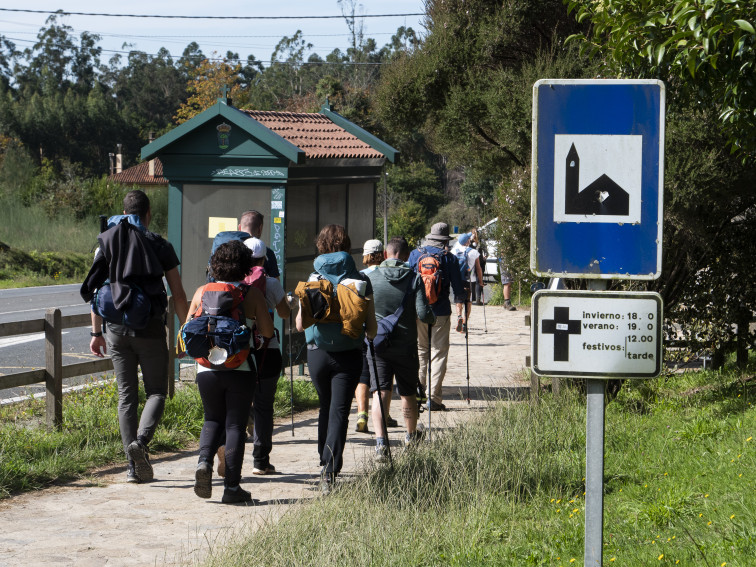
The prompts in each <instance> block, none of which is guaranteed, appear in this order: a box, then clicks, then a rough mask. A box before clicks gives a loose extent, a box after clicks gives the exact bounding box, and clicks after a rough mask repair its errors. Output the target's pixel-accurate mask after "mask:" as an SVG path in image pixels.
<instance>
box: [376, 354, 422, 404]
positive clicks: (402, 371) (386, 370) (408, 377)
mask: <svg viewBox="0 0 756 567" xmlns="http://www.w3.org/2000/svg"><path fill="white" fill-rule="evenodd" d="M368 356H369V355H368ZM371 362H372V361H371ZM375 366H376V370H377V372H378V379H377V382H376V378H375V377H374V376H373V368H372V366H371V368H370V391H371V392H375V391H377V390H378V387H377V386H376V384H377V385H378V386H380V387H381V391H382V392H386V391H390V390H391V383H392V382H393V379H394V377H396V389H397V390H398V391H399V395H400V396H414V395H415V392H417V374H418V372H419V370H420V360H419V359H418V356H417V349H413V350H412V351H411V352H409V353H398V354H393V353H392V354H388V355H383V356H380V355H376V357H375Z"/></svg>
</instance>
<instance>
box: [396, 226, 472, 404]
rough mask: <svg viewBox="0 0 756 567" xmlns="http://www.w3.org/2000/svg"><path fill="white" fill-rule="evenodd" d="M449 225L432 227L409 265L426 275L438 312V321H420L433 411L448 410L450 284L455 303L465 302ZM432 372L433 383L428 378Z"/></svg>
mask: <svg viewBox="0 0 756 567" xmlns="http://www.w3.org/2000/svg"><path fill="white" fill-rule="evenodd" d="M449 240H450V238H449V225H447V224H446V223H445V222H438V223H436V224H434V225H433V226H432V227H431V231H430V233H429V234H427V235H426V236H425V241H424V242H423V244H422V245H421V246H419V247H418V248H417V249H415V250H413V251H412V252H411V253H410V257H409V261H408V263H409V265H410V267H411V268H412V269H413V270H415V271H416V272H417V273H418V274H420V276H421V277H422V278H423V282H424V284H425V292H426V297H427V298H428V302H429V303H430V304H431V309H432V310H433V313H434V314H435V315H436V324H435V325H434V326H433V331H432V332H431V328H430V325H426V324H425V323H421V322H420V321H418V322H417V335H418V336H417V344H418V355H419V358H420V383H421V384H422V385H423V387H425V388H426V391H427V392H428V406H429V408H430V409H431V410H433V411H438V410H444V409H446V406H444V404H443V402H442V399H443V397H442V394H441V385H442V383H443V381H444V376H445V375H446V363H447V359H448V356H449V331H450V330H451V312H452V311H451V302H450V301H449V288H450V287H451V290H452V292H453V293H454V302H455V303H464V302H465V289H464V286H463V285H462V277H461V276H460V271H459V263H458V262H457V258H455V257H454V255H453V254H451V253H450V252H449V251H448V245H449ZM428 375H430V384H427V381H428V380H427V378H428Z"/></svg>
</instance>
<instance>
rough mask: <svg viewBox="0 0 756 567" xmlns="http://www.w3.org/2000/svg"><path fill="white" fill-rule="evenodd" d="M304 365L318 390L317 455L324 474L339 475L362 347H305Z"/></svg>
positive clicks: (359, 370) (357, 379) (358, 375)
mask: <svg viewBox="0 0 756 567" xmlns="http://www.w3.org/2000/svg"><path fill="white" fill-rule="evenodd" d="M307 366H308V367H309V369H310V377H311V378H312V383H313V384H314V385H315V389H316V390H317V392H318V399H319V401H320V413H319V415H318V454H319V455H320V464H321V466H323V467H325V472H326V473H335V474H338V473H339V472H340V471H341V467H342V465H343V464H344V458H343V455H344V445H346V436H347V429H348V427H349V412H350V410H351V409H352V399H353V398H354V389H355V388H356V387H357V384H358V382H359V381H360V373H361V372H362V350H359V349H355V350H347V351H344V352H327V351H325V350H322V349H313V350H310V349H308V350H307Z"/></svg>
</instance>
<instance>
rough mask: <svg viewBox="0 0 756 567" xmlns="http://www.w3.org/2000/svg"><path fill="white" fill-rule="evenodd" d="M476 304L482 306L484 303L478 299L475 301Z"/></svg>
mask: <svg viewBox="0 0 756 567" xmlns="http://www.w3.org/2000/svg"><path fill="white" fill-rule="evenodd" d="M475 305H479V306H480V305H483V302H482V301H476V302H475Z"/></svg>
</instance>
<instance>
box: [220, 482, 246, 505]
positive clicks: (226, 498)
mask: <svg viewBox="0 0 756 567" xmlns="http://www.w3.org/2000/svg"><path fill="white" fill-rule="evenodd" d="M221 502H223V503H224V504H238V503H240V502H252V495H251V494H250V493H249V492H247V491H246V490H244V489H243V488H242V487H241V486H234V487H233V488H232V487H230V486H227V487H226V489H225V490H224V491H223V498H221Z"/></svg>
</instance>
